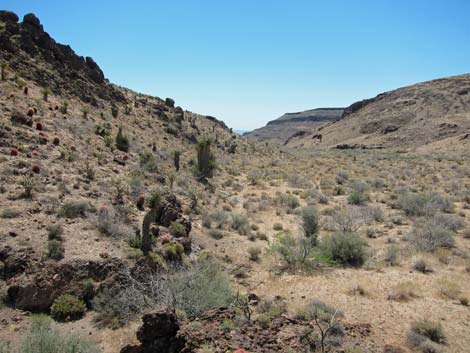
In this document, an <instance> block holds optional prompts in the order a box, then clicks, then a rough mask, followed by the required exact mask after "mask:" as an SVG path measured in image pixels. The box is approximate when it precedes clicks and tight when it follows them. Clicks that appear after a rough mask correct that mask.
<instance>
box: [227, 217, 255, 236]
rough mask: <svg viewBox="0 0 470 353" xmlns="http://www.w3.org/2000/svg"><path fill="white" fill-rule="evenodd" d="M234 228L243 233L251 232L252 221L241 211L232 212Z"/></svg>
mask: <svg viewBox="0 0 470 353" xmlns="http://www.w3.org/2000/svg"><path fill="white" fill-rule="evenodd" d="M231 217H232V229H234V230H236V231H238V233H240V234H241V235H248V234H249V233H250V230H251V229H250V222H249V221H248V217H247V216H245V215H242V214H239V213H232V215H231Z"/></svg>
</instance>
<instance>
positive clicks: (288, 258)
mask: <svg viewBox="0 0 470 353" xmlns="http://www.w3.org/2000/svg"><path fill="white" fill-rule="evenodd" d="M315 245H316V239H313V238H312V237H309V238H306V237H301V238H296V237H294V236H292V235H291V234H289V233H278V234H276V236H275V239H274V241H273V243H272V244H271V245H270V251H271V252H272V253H273V254H274V255H275V256H277V257H278V258H279V259H280V260H281V261H282V262H283V263H284V265H285V266H287V267H288V268H289V269H291V270H293V269H305V270H309V269H311V268H312V267H313V265H314V260H315V259H314V255H315Z"/></svg>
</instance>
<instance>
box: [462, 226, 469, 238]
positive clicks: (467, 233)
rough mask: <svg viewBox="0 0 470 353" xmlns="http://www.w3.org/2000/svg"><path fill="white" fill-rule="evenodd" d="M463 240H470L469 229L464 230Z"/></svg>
mask: <svg viewBox="0 0 470 353" xmlns="http://www.w3.org/2000/svg"><path fill="white" fill-rule="evenodd" d="M462 236H463V237H464V239H470V228H465V229H464V230H463V232H462Z"/></svg>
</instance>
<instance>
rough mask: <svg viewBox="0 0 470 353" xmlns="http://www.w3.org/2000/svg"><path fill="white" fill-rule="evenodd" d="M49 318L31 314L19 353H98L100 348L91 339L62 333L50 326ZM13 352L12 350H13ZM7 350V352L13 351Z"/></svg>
mask: <svg viewBox="0 0 470 353" xmlns="http://www.w3.org/2000/svg"><path fill="white" fill-rule="evenodd" d="M51 321H52V320H51V319H50V318H49V317H47V316H45V315H33V316H32V317H31V327H30V330H29V332H28V333H26V334H25V336H24V338H23V340H22V342H21V348H20V350H19V351H18V353H19V352H21V353H99V352H101V350H100V349H99V348H98V347H97V346H96V345H95V344H94V343H93V342H91V341H88V340H85V339H82V338H80V337H79V336H77V335H74V334H70V333H68V334H67V335H63V334H62V333H60V332H59V331H58V330H56V329H53V328H52V327H51ZM13 352H14V351H13ZM13 352H9V353H13Z"/></svg>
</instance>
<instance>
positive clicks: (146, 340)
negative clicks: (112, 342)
mask: <svg viewBox="0 0 470 353" xmlns="http://www.w3.org/2000/svg"><path fill="white" fill-rule="evenodd" d="M179 330H180V325H179V323H178V319H177V317H176V313H175V311H174V310H170V309H162V310H158V311H155V312H152V313H149V314H146V315H144V316H143V317H142V326H141V327H140V328H139V330H138V331H137V339H138V340H139V341H140V343H141V344H140V346H127V347H125V348H123V349H122V350H121V353H155V352H162V353H163V352H165V353H180V352H182V350H183V349H184V348H185V344H186V341H185V339H184V337H183V336H181V335H179ZM187 352H189V351H187Z"/></svg>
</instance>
